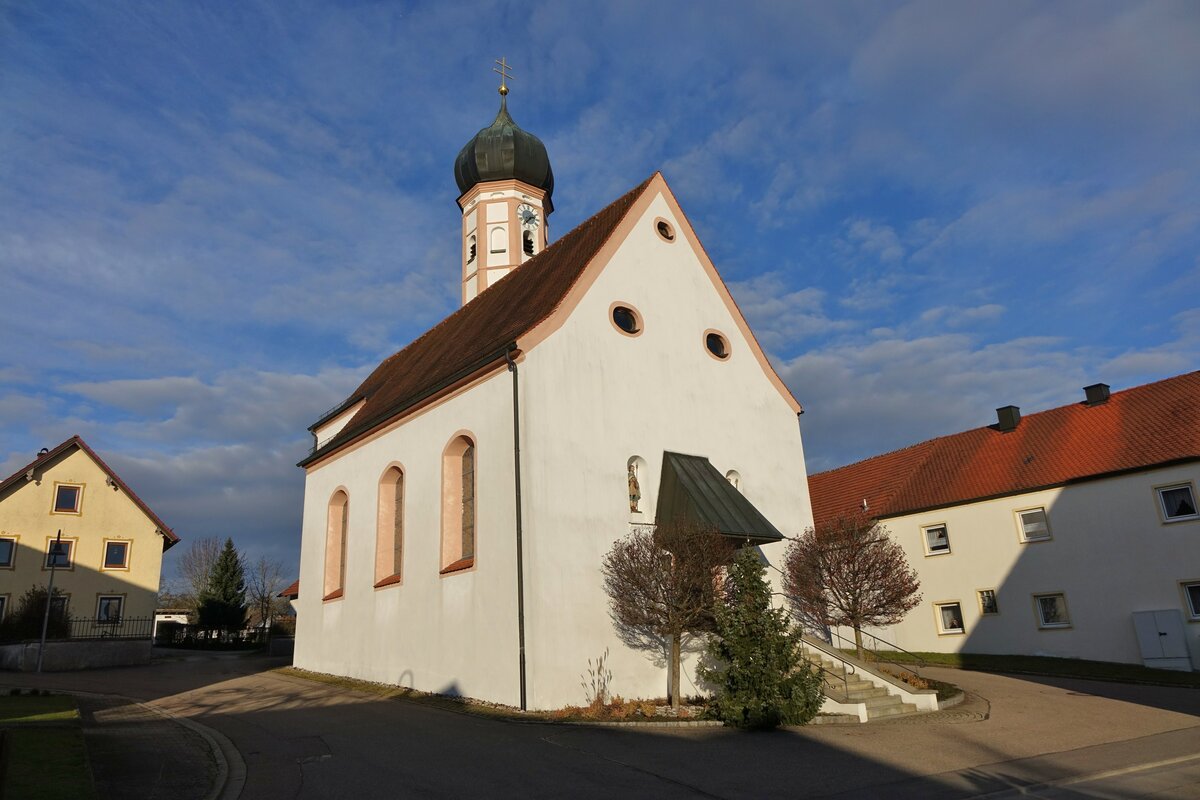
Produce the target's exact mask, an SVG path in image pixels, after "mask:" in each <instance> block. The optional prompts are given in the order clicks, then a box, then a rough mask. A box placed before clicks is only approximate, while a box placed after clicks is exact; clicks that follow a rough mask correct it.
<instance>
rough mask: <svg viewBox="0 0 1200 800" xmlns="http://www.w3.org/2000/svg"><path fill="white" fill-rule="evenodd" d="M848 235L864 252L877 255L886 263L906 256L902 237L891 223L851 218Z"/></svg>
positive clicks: (847, 228) (847, 225)
mask: <svg viewBox="0 0 1200 800" xmlns="http://www.w3.org/2000/svg"><path fill="white" fill-rule="evenodd" d="M846 237H847V238H848V239H849V240H850V241H851V242H853V243H854V244H856V245H857V246H858V247H859V248H861V249H862V250H863V252H866V253H869V254H871V255H874V256H876V257H877V258H878V259H879V260H880V261H882V262H884V263H889V262H894V261H899V260H901V259H902V258H904V248H903V247H902V246H901V244H900V238H899V237H898V236H897V235H896V232H895V231H894V230H892V228H891V226H890V225H876V224H874V223H872V222H871V221H870V220H867V219H862V218H858V219H851V220H848V221H847V223H846Z"/></svg>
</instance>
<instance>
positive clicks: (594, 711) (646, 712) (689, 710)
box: [274, 667, 706, 723]
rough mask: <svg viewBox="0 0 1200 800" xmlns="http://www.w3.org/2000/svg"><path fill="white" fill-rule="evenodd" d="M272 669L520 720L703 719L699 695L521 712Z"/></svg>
mask: <svg viewBox="0 0 1200 800" xmlns="http://www.w3.org/2000/svg"><path fill="white" fill-rule="evenodd" d="M274 672H277V673H279V674H281V675H290V676H292V677H294V678H302V679H303V680H307V681H314V682H316V683H324V684H327V685H329V686H338V687H341V688H343V689H349V690H351V691H355V692H363V693H366V694H372V695H375V696H376V697H379V698H381V699H385V700H407V701H409V702H414V703H420V704H422V705H427V706H433V707H435V708H441V709H445V710H447V711H456V712H459V713H466V714H474V715H477V716H481V717H490V718H492V719H505V720H512V721H519V722H537V721H542V722H676V723H677V722H679V721H682V720H699V719H704V716H705V709H706V707H705V705H704V700H703V699H702V698H690V699H689V701H688V703H687V704H685V705H681V706H680V708H679V713H678V714H675V713H674V712H673V710H672V708H671V707H670V706H669V705H667V703H666V701H665V700H663V699H657V700H623V699H621V698H619V697H615V698H613V699H612V700H611V701H610V702H608V703H603V704H601V703H592V704H591V705H588V706H567V707H566V708H559V709H554V710H552V711H521V710H520V709H519V708H515V707H513V706H506V705H502V704H500V703H489V702H487V701H485V700H475V699H473V698H470V697H452V696H450V695H444V694H433V693H431V692H420V691H417V690H416V689H408V688H405V687H403V686H393V685H391V684H387V683H373V682H371V681H361V680H356V679H354V678H343V677H341V676H338V675H326V674H324V673H320V672H309V671H308V670H303V669H298V668H296V667H279V668H278V669H276V670H274Z"/></svg>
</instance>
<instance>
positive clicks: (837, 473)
mask: <svg viewBox="0 0 1200 800" xmlns="http://www.w3.org/2000/svg"><path fill="white" fill-rule="evenodd" d="M1197 459H1200V372H1189V373H1187V374H1186V375H1179V376H1177V377H1174V378H1168V379H1166V380H1163V381H1159V382H1157V383H1149V384H1146V385H1145V386H1138V387H1135V388H1133V389H1126V390H1124V391H1121V392H1114V393H1113V394H1112V395H1111V396H1110V397H1109V399H1108V400H1107V401H1105V402H1103V403H1100V404H1098V405H1087V404H1086V403H1082V402H1081V403H1073V404H1071V405H1067V406H1062V407H1060V408H1052V409H1050V410H1048V411H1042V412H1039V413H1037V414H1030V415H1029V416H1027V417H1023V418H1022V419H1021V421H1020V423H1019V424H1018V425H1017V427H1016V428H1015V429H1013V430H1011V431H1007V432H1004V431H1000V430H998V429H997V427H996V426H995V425H991V426H987V427H983V428H975V429H974V430H969V431H963V432H962V433H956V434H953V435H951V436H943V437H940V438H938V439H930V440H929V441H926V442H921V443H919V444H915V445H913V446H911V447H906V448H904V449H903V450H896V451H895V452H892V453H885V454H883V455H880V456H875V457H874V458H868V459H867V460H865V461H860V462H858V463H856V464H850V465H848V466H845V467H841V468H839V469H834V470H830V471H828V472H821V473H818V474H816V475H810V476H809V478H808V486H809V492H810V495H811V497H812V505H813V518H814V520H815V522H816V523H817V524H818V525H819V524H822V523H824V522H828V521H831V520H833V519H835V518H836V517H838V516H839V515H843V514H847V513H849V512H852V511H856V510H861V509H862V502H863V500H864V499H865V500H866V501H867V513H868V514H870V515H871V516H872V517H876V518H882V517H894V516H899V515H901V514H909V513H913V512H916V511H922V510H926V509H931V508H942V507H945V506H953V505H960V504H962V503H968V502H972V501H976V500H982V499H985V498H989V497H1001V496H1004V495H1009V494H1019V493H1023V492H1030V491H1034V490H1037V489H1044V488H1047V487H1052V486H1062V485H1064V484H1068V483H1074V482H1078V481H1083V480H1091V479H1095V478H1100V477H1103V476H1106V475H1113V474H1117V473H1122V472H1130V471H1134V470H1141V469H1147V468H1150V467H1155V466H1161V465H1164V464H1170V463H1175V462H1183V461H1191V460H1197Z"/></svg>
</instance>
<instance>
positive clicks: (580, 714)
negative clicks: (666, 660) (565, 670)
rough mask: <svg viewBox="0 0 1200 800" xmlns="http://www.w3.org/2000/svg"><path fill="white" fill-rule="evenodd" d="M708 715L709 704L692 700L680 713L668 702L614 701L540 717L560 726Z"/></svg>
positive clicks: (681, 718)
mask: <svg viewBox="0 0 1200 800" xmlns="http://www.w3.org/2000/svg"><path fill="white" fill-rule="evenodd" d="M707 712H708V706H707V702H706V701H705V699H704V698H700V697H693V698H689V699H688V702H687V703H684V704H681V705H680V706H679V709H678V710H676V709H674V708H672V707H671V706H670V705H669V704H668V702H667V700H666V698H659V699H657V700H624V699H622V698H620V697H614V698H613V699H612V700H610V701H609V702H607V703H592V704H591V705H587V706H567V707H565V708H559V709H555V710H554V711H547V712H540V713H541V714H543V715H544V716H545V717H546V718H547V719H552V720H555V721H559V722H679V721H682V720H700V719H707V718H709V717H708V716H707Z"/></svg>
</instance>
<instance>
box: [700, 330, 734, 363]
mask: <svg viewBox="0 0 1200 800" xmlns="http://www.w3.org/2000/svg"><path fill="white" fill-rule="evenodd" d="M704 345H705V347H707V348H708V352H710V353H712V354H713V355H714V356H716V357H717V358H720V359H722V360H723V359H726V358H729V343H728V342H726V341H725V337H724V336H722V335H721V334H719V333H710V334H708V335H707V336H705V337H704Z"/></svg>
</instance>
